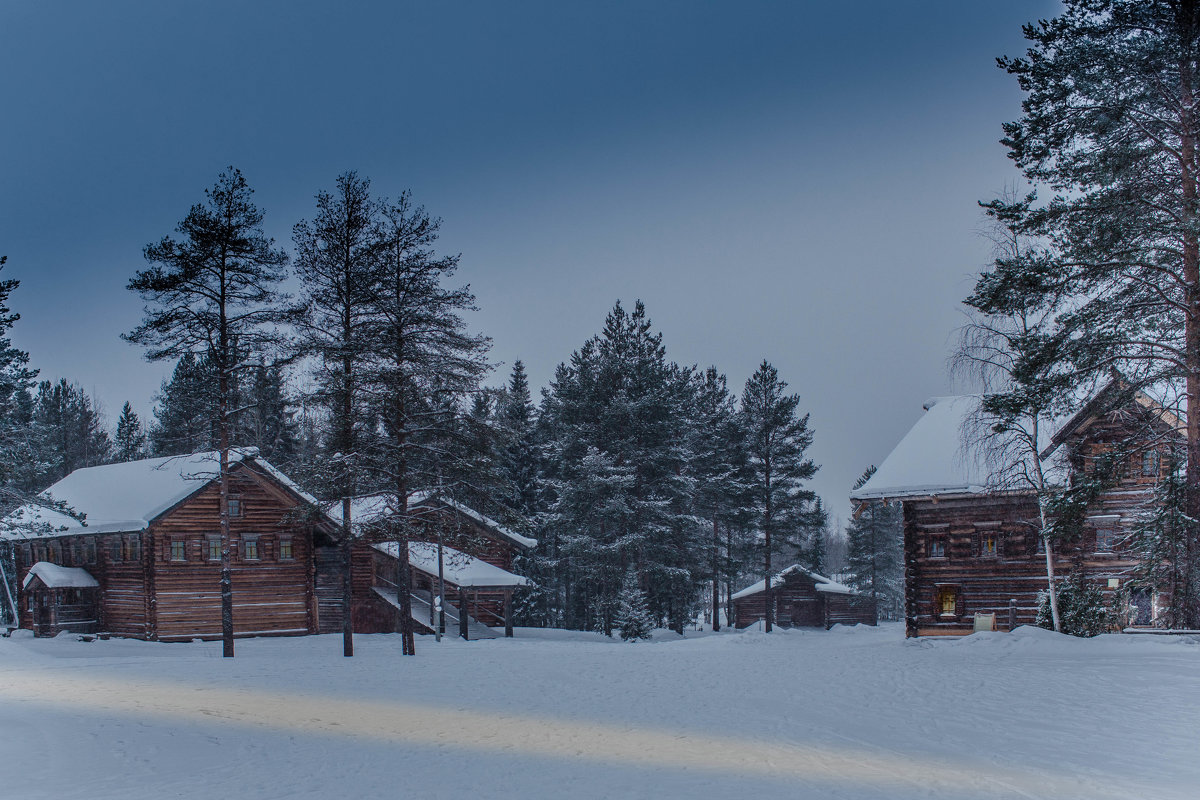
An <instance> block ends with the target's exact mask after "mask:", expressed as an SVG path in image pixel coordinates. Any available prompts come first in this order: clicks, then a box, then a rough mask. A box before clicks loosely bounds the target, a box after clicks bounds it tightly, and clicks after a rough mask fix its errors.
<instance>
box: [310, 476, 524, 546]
mask: <svg viewBox="0 0 1200 800" xmlns="http://www.w3.org/2000/svg"><path fill="white" fill-rule="evenodd" d="M395 497H396V493H395V492H387V491H384V492H374V493H372V494H364V495H359V496H358V497H355V498H354V499H353V500H354V502H355V503H356V505H357V506H358V509H357V511H356V512H355V515H354V516H355V519H356V520H357V521H359V522H361V523H362V524H370V523H371V522H372V521H374V520H377V519H379V518H381V517H382V516H383V515H384V514H385V513H387V511H388V506H389V505H390V502H391V501H393V500H394V498H395ZM435 497H436V498H438V500H440V501H441V502H443V503H445V504H446V505H447V506H450V507H451V508H453V509H455V510H456V511H459V512H460V513H462V514H464V515H466V516H468V517H470V518H471V519H473V520H475V521H476V522H478V523H479V524H481V525H483V526H484V527H487V528H491V529H492V530H494V531H496V533H499V534H500V535H501V536H504V537H505V538H507V539H509V540H510V541H512V542H513V543H515V544H516V545H518V546H520V547H523V548H527V549H528V548H532V547H537V539H532V538H530V537H528V536H522V535H521V534H519V533H517V532H516V531H513V530H510V529H509V528H506V527H505V526H504V525H501V524H500V523H499V522H497V521H496V520H494V519H492V518H491V517H488V516H486V515H484V514H481V513H479V512H478V511H476V510H475V509H473V508H471V507H470V506H466V505H463V504H462V503H459V502H458V501H456V500H453V499H451V498H448V497H445V496H444V495H443V496H439V493H438V492H437V490H434V489H418V490H416V491H414V492H412V493H411V494H409V496H408V502H409V505H410V506H418V505H421V504H423V503H425V502H426V501H427V500H429V499H431V498H435ZM333 505H334V504H327V507H328V508H330V509H331V510H330V512H329V513H332V508H333Z"/></svg>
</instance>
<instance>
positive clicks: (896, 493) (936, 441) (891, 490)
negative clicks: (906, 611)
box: [850, 378, 1183, 500]
mask: <svg viewBox="0 0 1200 800" xmlns="http://www.w3.org/2000/svg"><path fill="white" fill-rule="evenodd" d="M1118 380H1119V379H1118V378H1114V379H1113V380H1111V381H1109V382H1108V383H1107V384H1106V385H1105V386H1104V387H1102V388H1101V389H1099V390H1094V391H1093V392H1092V393H1091V397H1090V399H1087V400H1086V401H1084V400H1082V399H1080V400H1077V401H1076V402H1075V403H1073V405H1074V406H1077V407H1078V410H1077V411H1076V412H1075V413H1074V414H1070V415H1066V416H1061V417H1059V418H1057V419H1055V420H1053V421H1051V422H1050V423H1049V424H1047V425H1044V426H1042V428H1041V429H1040V430H1039V437H1038V438H1039V441H1038V448H1039V451H1040V455H1041V461H1042V469H1043V470H1044V473H1045V474H1046V476H1047V478H1048V479H1049V480H1051V481H1058V480H1064V479H1065V478H1066V473H1067V465H1066V463H1065V462H1064V460H1063V459H1062V457H1061V455H1059V454H1056V449H1057V447H1058V445H1059V444H1060V443H1061V442H1063V441H1064V440H1066V439H1068V438H1070V437H1071V435H1073V433H1074V432H1075V431H1076V430H1078V429H1079V428H1080V426H1082V425H1085V424H1086V423H1087V420H1088V419H1089V418H1090V417H1091V416H1093V415H1095V414H1096V413H1097V411H1098V409H1099V410H1103V408H1104V407H1103V406H1102V405H1101V404H1102V403H1103V398H1104V397H1106V396H1110V395H1109V394H1108V393H1109V392H1110V390H1111V389H1112V388H1113V387H1116V386H1119V384H1118ZM1133 400H1134V402H1136V403H1138V404H1140V405H1142V406H1143V407H1145V408H1147V409H1148V410H1150V411H1152V412H1153V413H1155V414H1157V415H1158V417H1159V418H1160V419H1161V420H1162V421H1163V422H1164V423H1165V424H1166V425H1167V426H1168V427H1170V428H1173V429H1175V430H1180V429H1181V426H1182V424H1183V423H1182V422H1181V414H1182V412H1181V409H1180V405H1181V403H1180V400H1179V396H1178V391H1177V387H1173V386H1171V385H1169V384H1161V385H1157V386H1155V387H1151V388H1150V389H1146V390H1140V391H1137V392H1135V393H1134V397H1133ZM981 402H982V396H981V395H959V396H954V397H935V398H933V399H931V400H929V401H927V402H926V403H925V413H924V414H923V415H922V416H921V417H920V418H919V419H918V420H917V422H916V424H915V425H913V427H912V428H911V429H910V430H909V432H908V433H906V434H905V435H904V438H903V439H901V440H900V443H899V444H897V445H896V447H895V449H893V450H892V452H891V453H890V454H889V455H888V457H887V458H885V459H884V460H883V463H881V464H880V465H879V468H878V469H877V470H876V471H875V474H874V475H872V476H871V478H870V480H868V481H867V482H866V483H865V484H863V485H862V486H861V487H859V488H858V489H856V490H854V491H853V492H851V493H850V499H851V500H879V499H885V498H886V499H894V500H899V499H903V498H906V497H934V496H938V495H955V494H982V493H984V492H986V491H989V490H995V489H1002V488H1008V489H1010V490H1016V491H1021V490H1024V487H1021V486H1007V487H1006V486H1004V485H1003V481H1001V480H999V476H1000V475H1001V474H1002V473H1004V472H1005V470H1004V469H1003V467H1004V465H1003V464H1001V463H998V459H999V455H998V454H989V453H986V452H985V451H984V450H983V449H981V448H977V447H969V446H968V445H967V444H966V441H965V440H966V439H967V438H968V436H967V434H968V432H969V431H970V429H971V427H972V426H973V425H974V424H976V422H975V417H976V415H978V413H979V408H980V403H981ZM1030 459H1032V456H1030Z"/></svg>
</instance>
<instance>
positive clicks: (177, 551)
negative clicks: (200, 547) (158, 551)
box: [171, 539, 187, 561]
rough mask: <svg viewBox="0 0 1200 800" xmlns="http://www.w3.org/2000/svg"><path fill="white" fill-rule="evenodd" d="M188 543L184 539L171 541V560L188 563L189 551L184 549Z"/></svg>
mask: <svg viewBox="0 0 1200 800" xmlns="http://www.w3.org/2000/svg"><path fill="white" fill-rule="evenodd" d="M185 544H186V543H185V542H184V540H183V539H172V540H171V560H172V561H187V550H185V549H184V545H185Z"/></svg>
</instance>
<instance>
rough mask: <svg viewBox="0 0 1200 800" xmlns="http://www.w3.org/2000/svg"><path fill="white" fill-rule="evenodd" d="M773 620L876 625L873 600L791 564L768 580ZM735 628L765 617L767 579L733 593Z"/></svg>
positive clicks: (799, 624) (798, 624)
mask: <svg viewBox="0 0 1200 800" xmlns="http://www.w3.org/2000/svg"><path fill="white" fill-rule="evenodd" d="M771 596H772V598H773V602H774V607H775V614H774V620H775V624H777V625H778V626H779V627H781V628H831V627H833V626H834V625H857V624H860V623H861V624H864V625H875V624H877V623H878V621H879V616H878V609H877V604H876V602H875V599H874V598H872V597H867V596H864V595H860V594H858V593H857V592H855V591H854V590H852V589H851V588H850V587H848V586H845V585H843V584H840V583H838V582H837V581H834V580H831V579H830V578H826V577H825V576H824V575H820V574H818V573H816V572H812V571H811V570H807V569H805V568H804V567H802V566H800V565H799V564H793V565H792V566H790V567H788V568H787V569H784V570H781V571H780V572H779V574H777V575H776V576H775V577H773V578H772V579H771ZM732 599H733V615H734V627H735V628H746V627H749V626H750V625H753V624H754V623H756V622H758V621H759V620H761V619H764V618H765V617H766V608H767V592H766V581H759V582H758V583H755V584H752V585H750V586H747V587H746V588H745V589H742V590H741V591H740V592H737V593H735V594H734V595H733V598H732Z"/></svg>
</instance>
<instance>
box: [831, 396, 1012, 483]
mask: <svg viewBox="0 0 1200 800" xmlns="http://www.w3.org/2000/svg"><path fill="white" fill-rule="evenodd" d="M981 400H982V398H981V396H980V395H961V396H957V397H934V398H932V399H931V400H928V401H927V402H926V403H925V406H924V408H925V414H924V415H923V416H921V417H920V418H919V419H918V420H917V422H916V424H915V425H913V427H912V429H911V430H909V432H908V433H906V434H905V435H904V438H903V439H901V440H900V443H899V444H897V445H896V447H895V449H893V450H892V452H891V453H890V454H889V455H888V457H887V458H885V459H884V460H883V462H882V463H881V464H880V465H879V468H878V469H877V470H875V474H874V475H872V476H871V479H870V480H868V481H867V482H866V483H865V484H863V485H862V486H861V487H859V488H858V489H856V490H854V491H853V492H851V493H850V499H851V500H867V499H879V498H889V499H899V498H903V497H914V496H915V497H921V496H929V495H941V494H976V493H980V492H983V491H984V490H985V488H986V487H987V485H988V481H989V478H990V476H991V475H992V473H993V472H994V469H993V467H991V466H990V465H989V464H987V463H986V461H985V460H984V459H983V458H982V457H980V456H979V455H976V454H971V453H967V452H966V451H965V448H964V447H963V446H962V432H963V429H964V426H965V425H966V424H967V422H968V421H969V420H970V419H971V417H972V416H973V415H975V414H976V413H978V411H979V404H980V402H981Z"/></svg>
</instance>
